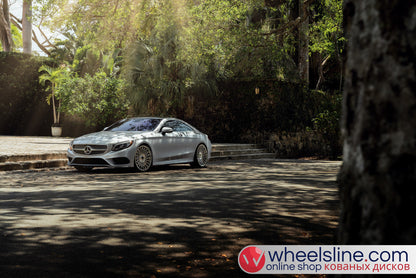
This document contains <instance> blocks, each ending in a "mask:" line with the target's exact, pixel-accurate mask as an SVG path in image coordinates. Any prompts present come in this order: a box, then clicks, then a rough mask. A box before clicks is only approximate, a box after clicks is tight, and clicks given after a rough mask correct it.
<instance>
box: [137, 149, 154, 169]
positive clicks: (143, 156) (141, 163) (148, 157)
mask: <svg viewBox="0 0 416 278" xmlns="http://www.w3.org/2000/svg"><path fill="white" fill-rule="evenodd" d="M152 164H153V154H152V150H151V149H150V147H149V146H147V145H140V146H139V147H138V148H137V150H136V153H135V154H134V168H135V169H136V170H137V171H139V172H146V171H148V170H149V169H150V167H152Z"/></svg>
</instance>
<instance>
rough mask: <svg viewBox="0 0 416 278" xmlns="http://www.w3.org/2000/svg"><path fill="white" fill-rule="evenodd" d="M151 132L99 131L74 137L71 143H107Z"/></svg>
mask: <svg viewBox="0 0 416 278" xmlns="http://www.w3.org/2000/svg"><path fill="white" fill-rule="evenodd" d="M149 133H151V132H147V131H145V132H133V131H100V132H95V133H90V134H86V135H83V136H81V137H78V138H75V139H74V141H73V144H91V145H107V144H115V143H120V142H124V141H129V140H135V139H140V138H143V137H145V136H146V134H149Z"/></svg>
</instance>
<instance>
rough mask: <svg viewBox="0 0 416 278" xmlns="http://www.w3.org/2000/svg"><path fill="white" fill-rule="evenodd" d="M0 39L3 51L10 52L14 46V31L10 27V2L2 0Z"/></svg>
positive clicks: (0, 6)
mask: <svg viewBox="0 0 416 278" xmlns="http://www.w3.org/2000/svg"><path fill="white" fill-rule="evenodd" d="M0 8H1V9H0V39H1V44H2V46H3V51H5V52H10V51H12V47H13V39H12V32H11V29H10V15H9V13H10V12H9V2H8V0H2V2H1V3H0Z"/></svg>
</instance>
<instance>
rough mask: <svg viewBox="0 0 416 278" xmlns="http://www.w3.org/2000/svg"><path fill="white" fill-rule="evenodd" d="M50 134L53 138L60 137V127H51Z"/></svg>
mask: <svg viewBox="0 0 416 278" xmlns="http://www.w3.org/2000/svg"><path fill="white" fill-rule="evenodd" d="M51 132H52V136H53V137H60V136H61V135H62V127H60V126H52V127H51Z"/></svg>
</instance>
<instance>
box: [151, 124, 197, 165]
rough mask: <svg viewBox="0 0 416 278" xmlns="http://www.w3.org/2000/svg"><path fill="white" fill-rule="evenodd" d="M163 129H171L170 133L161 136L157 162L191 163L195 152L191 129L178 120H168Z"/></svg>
mask: <svg viewBox="0 0 416 278" xmlns="http://www.w3.org/2000/svg"><path fill="white" fill-rule="evenodd" d="M163 127H170V128H172V132H171V133H166V134H163V139H162V144H161V145H160V146H159V162H160V163H162V164H163V163H178V162H189V161H192V159H193V155H194V151H195V147H194V143H193V140H194V136H193V134H194V132H193V129H192V128H190V127H189V126H188V125H186V124H185V123H183V122H181V121H178V120H169V121H167V122H166V123H165V124H164V125H163ZM163 127H162V128H163Z"/></svg>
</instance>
